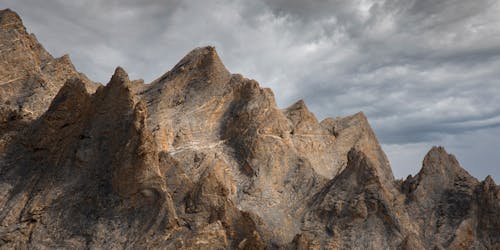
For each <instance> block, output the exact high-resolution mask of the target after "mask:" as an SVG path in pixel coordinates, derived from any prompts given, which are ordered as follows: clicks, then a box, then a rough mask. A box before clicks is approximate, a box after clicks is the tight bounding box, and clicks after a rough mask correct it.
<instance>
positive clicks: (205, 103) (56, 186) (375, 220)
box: [0, 9, 500, 249]
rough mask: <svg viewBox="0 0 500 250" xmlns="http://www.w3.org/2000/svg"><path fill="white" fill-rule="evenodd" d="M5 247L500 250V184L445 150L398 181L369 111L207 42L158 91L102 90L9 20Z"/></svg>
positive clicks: (3, 103) (0, 128) (1, 84)
mask: <svg viewBox="0 0 500 250" xmlns="http://www.w3.org/2000/svg"><path fill="white" fill-rule="evenodd" d="M0 46H1V47H0V50H1V52H0V57H1V59H2V60H1V63H0V249H47V248H63V249H87V248H91V249H94V248H105V249H125V248H126V249H145V248H153V249H156V248H162V249H350V248H353V249H499V248H500V186H497V185H496V184H495V183H494V181H493V179H492V178H491V177H487V178H486V179H485V180H484V181H478V180H477V179H475V178H474V177H472V176H471V175H469V174H468V173H467V172H466V171H465V170H464V169H463V168H462V167H461V166H460V165H459V163H458V162H457V160H456V159H455V157H454V156H452V155H450V154H448V153H447V152H446V151H445V150H444V149H443V148H442V147H433V148H432V149H431V150H430V151H429V153H428V154H427V155H426V156H425V159H424V161H423V167H422V169H421V171H420V172H419V173H418V174H417V175H416V176H409V177H408V178H407V179H406V180H396V179H395V178H394V176H393V174H392V170H391V168H390V165H389V161H388V160H387V157H386V155H385V153H384V152H383V151H382V149H381V147H380V145H379V143H378V141H377V138H376V136H375V134H374V132H373V130H372V129H371V127H370V125H369V123H368V121H367V119H366V117H365V116H364V114H363V113H357V114H354V115H352V116H348V117H342V118H335V119H332V118H327V119H325V120H323V121H318V120H317V118H316V117H315V116H314V114H313V113H311V112H310V111H309V110H308V108H307V107H306V105H305V103H304V102H303V101H298V102H296V103H295V104H293V105H291V106H290V107H288V108H286V109H279V108H278V107H277V105H276V102H275V100H274V95H273V93H272V91H271V90H270V89H267V88H261V87H260V86H259V84H258V83H257V82H256V81H254V80H251V79H247V78H244V77H243V76H241V75H238V74H231V73H230V72H229V71H228V70H227V69H226V68H225V67H224V65H223V63H222V62H221V60H220V58H219V57H218V55H217V52H216V50H215V49H214V48H213V47H202V48H196V49H194V50H193V51H191V52H189V53H188V54H187V55H186V56H185V57H184V58H182V59H181V60H180V62H179V63H178V64H177V65H175V66H174V68H173V69H171V70H170V71H168V72H167V73H165V74H163V75H162V76H160V77H159V78H158V79H156V80H154V81H153V82H151V83H149V84H145V83H144V82H142V81H133V80H130V79H129V77H128V75H127V73H126V72H125V70H124V69H122V68H120V67H118V68H117V69H116V71H115V73H114V74H113V76H112V77H111V79H110V81H109V83H107V84H106V85H100V84H97V83H93V82H92V81H90V80H89V79H87V77H85V75H83V74H81V73H79V72H78V71H77V70H76V69H75V67H74V66H73V65H72V63H71V61H70V59H69V57H68V56H63V57H61V58H53V57H52V56H51V55H50V54H49V53H48V52H47V51H46V50H45V49H44V48H43V47H42V46H41V45H40V44H39V43H38V42H37V40H36V38H35V36H34V35H32V34H28V33H27V32H26V29H25V27H24V26H23V24H22V21H21V19H20V18H19V16H18V15H17V14H16V13H14V12H13V11H11V10H8V9H6V10H2V11H1V12H0Z"/></svg>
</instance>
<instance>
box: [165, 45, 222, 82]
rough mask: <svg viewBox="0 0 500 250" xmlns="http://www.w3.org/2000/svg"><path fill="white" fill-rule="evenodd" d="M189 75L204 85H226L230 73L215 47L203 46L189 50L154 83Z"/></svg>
mask: <svg viewBox="0 0 500 250" xmlns="http://www.w3.org/2000/svg"><path fill="white" fill-rule="evenodd" d="M186 74H187V75H190V77H192V78H201V79H203V80H204V81H205V82H206V83H209V84H210V83H216V82H218V83H221V82H223V83H226V82H227V81H229V78H230V77H231V73H229V71H228V70H227V69H226V67H225V66H224V64H223V63H222V61H221V59H220V57H219V55H218V54H217V51H216V50H215V47H213V46H205V47H199V48H195V49H193V50H191V51H190V52H189V53H187V55H185V56H184V57H183V58H182V59H181V60H180V61H179V62H178V63H177V64H176V65H175V66H174V67H173V68H172V70H170V71H168V72H167V73H165V74H164V75H163V76H161V77H160V78H159V79H157V80H155V82H164V81H168V80H169V79H172V78H173V77H176V76H179V75H186Z"/></svg>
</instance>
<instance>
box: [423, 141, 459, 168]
mask: <svg viewBox="0 0 500 250" xmlns="http://www.w3.org/2000/svg"><path fill="white" fill-rule="evenodd" d="M457 171H460V172H461V171H463V172H465V170H463V169H462V167H460V164H459V163H458V160H457V159H456V158H455V156H454V155H452V154H448V152H446V149H445V148H444V147H442V146H433V147H432V148H431V149H430V150H429V152H428V153H427V154H426V155H425V157H424V160H423V165H422V169H421V170H420V172H419V175H433V174H441V175H447V174H451V173H455V172H457Z"/></svg>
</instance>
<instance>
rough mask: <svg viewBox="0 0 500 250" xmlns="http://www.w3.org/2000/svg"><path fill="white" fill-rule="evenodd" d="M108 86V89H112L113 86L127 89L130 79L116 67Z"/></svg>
mask: <svg viewBox="0 0 500 250" xmlns="http://www.w3.org/2000/svg"><path fill="white" fill-rule="evenodd" d="M108 86H109V87H110V88H113V87H114V86H124V87H129V86H130V79H129V78H128V74H127V72H126V71H125V70H124V69H123V68H122V67H120V66H118V67H116V69H115V72H114V73H113V76H112V77H111V80H110V81H109V83H108Z"/></svg>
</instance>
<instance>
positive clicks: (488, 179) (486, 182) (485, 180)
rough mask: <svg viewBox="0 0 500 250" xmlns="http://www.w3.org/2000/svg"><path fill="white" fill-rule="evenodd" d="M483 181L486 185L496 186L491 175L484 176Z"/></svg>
mask: <svg viewBox="0 0 500 250" xmlns="http://www.w3.org/2000/svg"><path fill="white" fill-rule="evenodd" d="M483 183H484V186H488V187H496V186H497V184H496V183H495V180H493V177H491V175H488V176H486V178H485V179H484V181H483Z"/></svg>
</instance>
